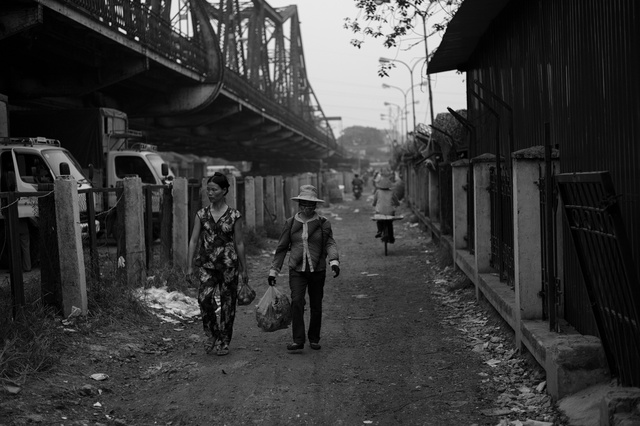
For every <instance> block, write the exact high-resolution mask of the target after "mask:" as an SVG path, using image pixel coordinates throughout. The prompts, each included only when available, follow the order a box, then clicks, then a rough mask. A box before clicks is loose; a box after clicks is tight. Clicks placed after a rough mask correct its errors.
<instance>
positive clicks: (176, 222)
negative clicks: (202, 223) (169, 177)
mask: <svg viewBox="0 0 640 426" xmlns="http://www.w3.org/2000/svg"><path fill="white" fill-rule="evenodd" d="M171 192H172V195H173V197H172V198H173V212H172V213H173V230H172V234H173V235H172V248H173V253H172V258H173V266H174V267H175V268H178V270H185V271H186V269H187V254H188V251H189V181H188V180H187V179H186V178H184V177H178V178H176V179H175V180H174V181H173V185H172V187H171Z"/></svg>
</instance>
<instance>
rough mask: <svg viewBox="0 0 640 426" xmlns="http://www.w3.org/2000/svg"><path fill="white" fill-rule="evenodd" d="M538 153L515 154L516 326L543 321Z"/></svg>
mask: <svg viewBox="0 0 640 426" xmlns="http://www.w3.org/2000/svg"><path fill="white" fill-rule="evenodd" d="M538 151H539V150H538ZM535 152H537V151H536V150H532V149H526V150H521V151H517V152H514V153H513V154H512V157H513V179H512V187H513V234H514V235H513V258H514V259H513V260H514V275H515V278H514V279H515V294H516V312H515V314H516V324H520V321H521V320H523V319H542V299H541V298H540V296H539V295H538V293H539V292H540V271H541V270H542V249H541V245H542V244H541V241H540V189H539V188H538V185H537V184H536V183H537V182H538V180H539V179H540V168H539V165H540V163H541V158H540V157H539V156H538V155H536V154H535ZM543 153H544V151H543V152H542V154H543ZM538 154H540V152H538ZM519 329H520V327H516V345H517V347H520V341H521V338H522V336H521V335H520V333H519V332H518V331H519Z"/></svg>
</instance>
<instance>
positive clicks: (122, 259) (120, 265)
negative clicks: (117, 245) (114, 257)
mask: <svg viewBox="0 0 640 426" xmlns="http://www.w3.org/2000/svg"><path fill="white" fill-rule="evenodd" d="M118 268H124V257H122V256H120V257H119V258H118Z"/></svg>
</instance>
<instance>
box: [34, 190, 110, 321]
mask: <svg viewBox="0 0 640 426" xmlns="http://www.w3.org/2000/svg"><path fill="white" fill-rule="evenodd" d="M46 185H47V187H46V190H47V191H50V194H49V195H47V196H46V197H39V198H38V215H39V217H38V225H39V226H38V228H39V231H40V232H39V233H40V292H41V293H42V300H43V301H44V303H45V304H46V305H48V306H53V307H55V308H56V309H58V310H59V311H62V294H61V287H62V285H61V282H62V280H61V279H60V249H59V248H58V232H57V228H58V226H57V224H56V202H55V191H54V184H53V183H50V184H46ZM42 189H43V190H45V187H43V188H42ZM105 232H106V231H105ZM96 278H97V277H96Z"/></svg>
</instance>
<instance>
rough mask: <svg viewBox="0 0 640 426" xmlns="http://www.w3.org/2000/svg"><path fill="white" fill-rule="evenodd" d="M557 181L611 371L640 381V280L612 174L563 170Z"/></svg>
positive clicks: (629, 382) (626, 379)
mask: <svg viewBox="0 0 640 426" xmlns="http://www.w3.org/2000/svg"><path fill="white" fill-rule="evenodd" d="M556 182H557V184H558V190H559V194H560V198H561V200H562V203H563V205H564V207H563V208H564V216H565V219H566V223H567V225H568V226H569V229H570V231H571V237H572V240H573V243H574V246H575V249H576V253H577V256H578V261H579V263H580V268H581V270H582V275H583V278H584V282H585V285H586V290H587V293H588V295H589V301H590V303H591V306H592V308H593V314H594V317H595V320H596V324H597V326H598V331H599V332H600V337H601V339H602V344H603V347H604V350H605V353H606V355H607V360H608V361H609V368H610V369H611V373H612V374H613V375H616V376H619V378H620V381H621V383H622V385H624V386H640V362H638V360H639V359H640V315H639V309H640V282H638V277H637V276H636V271H635V269H634V265H633V257H632V254H631V246H630V244H629V241H628V238H627V234H626V232H625V227H624V224H623V222H622V215H621V211H620V205H619V204H618V196H617V195H616V193H615V188H614V187H613V182H612V180H611V175H610V174H609V172H592V173H564V174H559V175H557V176H556Z"/></svg>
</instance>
